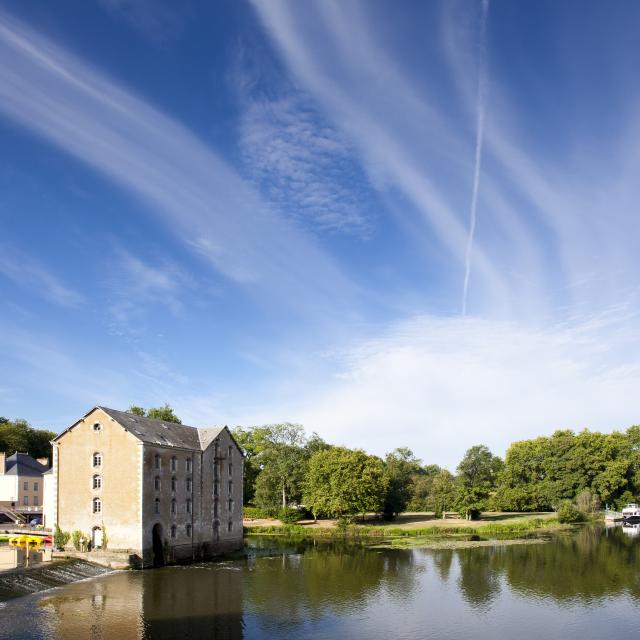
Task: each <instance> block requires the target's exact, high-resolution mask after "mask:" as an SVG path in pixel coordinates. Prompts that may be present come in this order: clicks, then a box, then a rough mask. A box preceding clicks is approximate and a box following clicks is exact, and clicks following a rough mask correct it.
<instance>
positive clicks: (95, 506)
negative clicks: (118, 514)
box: [91, 498, 102, 516]
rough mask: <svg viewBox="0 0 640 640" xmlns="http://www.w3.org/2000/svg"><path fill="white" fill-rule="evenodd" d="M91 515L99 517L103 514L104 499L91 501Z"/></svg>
mask: <svg viewBox="0 0 640 640" xmlns="http://www.w3.org/2000/svg"><path fill="white" fill-rule="evenodd" d="M91 513H93V515H94V516H97V515H99V514H101V513H102V498H94V499H93V500H92V501H91Z"/></svg>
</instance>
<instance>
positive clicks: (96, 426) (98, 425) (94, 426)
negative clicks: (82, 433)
mask: <svg viewBox="0 0 640 640" xmlns="http://www.w3.org/2000/svg"><path fill="white" fill-rule="evenodd" d="M93 430H94V431H102V425H101V424H100V423H99V422H95V423H94V425H93Z"/></svg>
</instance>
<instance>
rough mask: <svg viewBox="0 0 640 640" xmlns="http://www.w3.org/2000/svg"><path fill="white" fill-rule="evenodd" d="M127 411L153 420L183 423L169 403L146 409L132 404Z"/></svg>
mask: <svg viewBox="0 0 640 640" xmlns="http://www.w3.org/2000/svg"><path fill="white" fill-rule="evenodd" d="M127 413H133V414H135V415H137V416H142V417H143V418H144V417H147V418H151V419H152V420H162V421H163V422H175V423H176V424H182V420H180V418H178V416H177V415H176V414H175V412H174V411H173V409H172V408H171V407H170V406H169V405H168V404H167V403H165V404H163V405H162V406H161V407H151V409H148V410H146V411H145V409H144V408H143V407H139V406H137V405H135V404H132V405H131V406H130V407H129V408H128V409H127Z"/></svg>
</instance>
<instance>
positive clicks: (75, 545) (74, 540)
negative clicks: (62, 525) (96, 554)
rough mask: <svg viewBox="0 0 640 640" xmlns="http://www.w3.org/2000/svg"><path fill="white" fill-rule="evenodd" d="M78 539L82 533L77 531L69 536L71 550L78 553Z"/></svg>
mask: <svg viewBox="0 0 640 640" xmlns="http://www.w3.org/2000/svg"><path fill="white" fill-rule="evenodd" d="M80 538H82V531H78V530H77V529H76V530H75V531H74V532H73V533H72V534H71V542H72V543H73V548H74V549H75V550H76V551H80Z"/></svg>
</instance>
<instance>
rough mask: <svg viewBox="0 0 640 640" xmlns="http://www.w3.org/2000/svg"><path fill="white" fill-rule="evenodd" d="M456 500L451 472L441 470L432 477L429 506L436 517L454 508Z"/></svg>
mask: <svg viewBox="0 0 640 640" xmlns="http://www.w3.org/2000/svg"><path fill="white" fill-rule="evenodd" d="M455 499H456V481H455V478H454V477H453V474H451V472H449V471H447V470H446V469H441V470H440V471H439V472H438V473H436V474H435V475H434V476H433V480H432V482H431V496H430V500H431V504H432V505H433V510H434V511H435V514H436V517H439V516H441V515H442V514H444V512H445V511H447V510H450V509H452V508H453V506H454V502H455Z"/></svg>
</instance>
